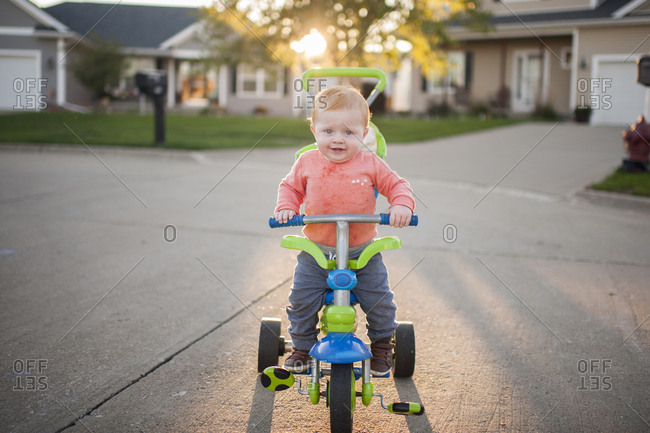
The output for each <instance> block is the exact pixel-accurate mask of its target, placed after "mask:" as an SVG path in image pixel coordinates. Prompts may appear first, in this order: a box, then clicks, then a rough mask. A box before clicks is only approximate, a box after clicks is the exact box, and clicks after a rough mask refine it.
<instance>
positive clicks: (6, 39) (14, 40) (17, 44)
mask: <svg viewBox="0 0 650 433" xmlns="http://www.w3.org/2000/svg"><path fill="white" fill-rule="evenodd" d="M56 44H57V41H56V39H39V38H35V37H25V36H0V48H1V49H10V50H16V51H22V50H36V51H40V52H41V56H40V57H41V64H40V65H39V76H38V77H18V78H23V79H32V78H42V79H45V80H46V82H45V83H46V86H45V87H44V88H43V89H42V91H41V95H44V96H45V97H46V98H47V103H48V105H51V104H55V103H56ZM9 47H10V48H9Z"/></svg>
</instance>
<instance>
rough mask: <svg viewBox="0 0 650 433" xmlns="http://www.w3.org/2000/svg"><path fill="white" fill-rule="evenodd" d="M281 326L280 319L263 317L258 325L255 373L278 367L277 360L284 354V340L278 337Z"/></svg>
mask: <svg viewBox="0 0 650 433" xmlns="http://www.w3.org/2000/svg"><path fill="white" fill-rule="evenodd" d="M281 330H282V324H281V322H280V319H276V318H270V317H263V318H262V321H261V323H260V338H259V344H258V350H257V371H258V372H259V373H261V372H263V371H264V369H265V368H266V367H271V366H274V365H278V359H279V357H280V355H281V354H283V353H284V338H282V336H280V332H281Z"/></svg>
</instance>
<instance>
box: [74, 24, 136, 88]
mask: <svg viewBox="0 0 650 433" xmlns="http://www.w3.org/2000/svg"><path fill="white" fill-rule="evenodd" d="M71 49H72V50H73V51H71V52H72V53H74V54H75V58H74V60H70V61H69V62H68V69H69V70H70V71H71V72H72V74H73V75H74V76H75V78H76V79H77V80H78V81H79V82H80V83H81V84H83V85H84V86H85V87H86V88H88V90H90V91H91V92H92V94H93V98H94V99H95V100H100V99H101V98H103V97H105V96H110V91H111V89H112V88H114V87H116V86H118V85H119V83H120V78H121V76H122V72H123V70H124V66H125V58H126V56H125V55H124V54H122V52H121V50H120V45H119V44H118V43H116V42H112V41H107V40H105V39H102V38H100V37H99V36H94V37H89V38H87V41H86V40H84V41H82V42H81V43H79V44H78V45H76V46H74V47H72V48H71Z"/></svg>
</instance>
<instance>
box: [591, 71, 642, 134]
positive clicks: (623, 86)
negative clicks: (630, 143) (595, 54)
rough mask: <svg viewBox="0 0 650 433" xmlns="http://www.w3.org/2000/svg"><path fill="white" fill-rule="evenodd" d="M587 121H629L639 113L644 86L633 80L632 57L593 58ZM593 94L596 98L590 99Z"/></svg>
mask: <svg viewBox="0 0 650 433" xmlns="http://www.w3.org/2000/svg"><path fill="white" fill-rule="evenodd" d="M595 62H597V63H596V64H595V67H596V68H595V71H596V75H597V76H596V77H595V80H592V81H593V87H594V92H593V94H592V107H593V108H594V111H593V112H592V118H591V122H592V123H593V124H596V125H620V126H626V125H631V124H633V123H634V122H635V121H636V119H637V118H638V117H639V115H641V114H643V110H644V106H645V94H646V88H645V87H644V86H642V85H640V84H637V82H636V69H637V66H636V61H635V59H634V58H629V59H628V60H627V61H624V60H607V59H601V60H595ZM593 98H596V99H595V100H593Z"/></svg>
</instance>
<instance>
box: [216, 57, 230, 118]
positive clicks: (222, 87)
mask: <svg viewBox="0 0 650 433" xmlns="http://www.w3.org/2000/svg"><path fill="white" fill-rule="evenodd" d="M229 77H230V69H229V68H228V65H221V66H220V67H219V79H218V80H219V85H218V88H219V107H220V108H226V107H227V105H228V91H229V90H230V88H229V87H228V78H229Z"/></svg>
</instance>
